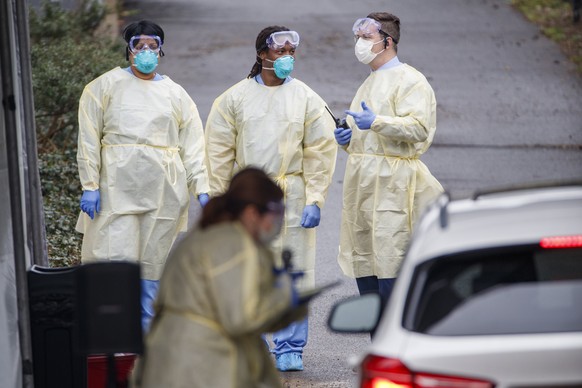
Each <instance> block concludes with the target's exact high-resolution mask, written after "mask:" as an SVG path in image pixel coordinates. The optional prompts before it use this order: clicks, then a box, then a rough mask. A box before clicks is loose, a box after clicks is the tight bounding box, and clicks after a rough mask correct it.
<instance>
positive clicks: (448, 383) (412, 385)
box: [360, 355, 494, 388]
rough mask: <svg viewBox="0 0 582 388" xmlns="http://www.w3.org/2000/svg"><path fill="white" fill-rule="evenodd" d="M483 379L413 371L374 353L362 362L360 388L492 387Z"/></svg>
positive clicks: (397, 361) (394, 360)
mask: <svg viewBox="0 0 582 388" xmlns="http://www.w3.org/2000/svg"><path fill="white" fill-rule="evenodd" d="M493 386H494V385H493V384H492V383H491V382H489V381H485V380H478V379H471V378H467V377H457V376H447V375H437V374H432V373H423V372H413V371H411V370H409V369H408V368H407V367H406V365H404V364H403V363H402V362H400V361H399V360H397V359H394V358H386V357H380V356H375V355H370V356H368V357H366V358H365V359H364V361H363V363H362V381H361V385H360V387H361V388H437V387H438V388H443V387H449V388H492V387H493Z"/></svg>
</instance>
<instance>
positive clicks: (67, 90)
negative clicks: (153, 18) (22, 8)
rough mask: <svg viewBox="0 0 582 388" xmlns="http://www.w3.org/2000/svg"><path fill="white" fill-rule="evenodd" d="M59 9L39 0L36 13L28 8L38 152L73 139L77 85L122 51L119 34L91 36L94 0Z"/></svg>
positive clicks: (98, 14)
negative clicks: (116, 36) (72, 8)
mask: <svg viewBox="0 0 582 388" xmlns="http://www.w3.org/2000/svg"><path fill="white" fill-rule="evenodd" d="M91 4H92V5H91V6H88V5H82V6H81V7H80V10H78V11H65V10H63V9H61V8H60V6H59V5H58V4H57V3H50V2H47V1H45V2H44V3H43V8H42V12H41V15H40V16H39V15H38V14H37V13H36V12H35V11H31V16H30V38H31V63H32V81H33V90H34V105H35V111H36V112H35V115H36V132H37V141H38V148H39V152H41V153H43V152H55V151H57V152H59V151H62V150H65V149H68V148H70V147H71V146H74V145H75V142H76V138H77V109H78V106H79V97H80V96H81V93H82V92H83V88H84V87H85V85H86V84H87V83H89V82H90V81H91V80H93V79H94V78H96V77H98V76H99V75H101V74H103V73H104V72H106V71H107V70H110V69H112V68H114V67H116V66H119V65H122V64H123V62H124V60H125V57H124V51H123V46H122V45H121V42H120V41H119V40H117V41H116V40H112V39H111V38H109V37H103V36H95V29H96V27H97V24H98V23H96V22H98V21H99V20H101V19H103V17H104V15H105V13H104V12H103V10H102V8H99V7H98V6H97V5H96V3H91Z"/></svg>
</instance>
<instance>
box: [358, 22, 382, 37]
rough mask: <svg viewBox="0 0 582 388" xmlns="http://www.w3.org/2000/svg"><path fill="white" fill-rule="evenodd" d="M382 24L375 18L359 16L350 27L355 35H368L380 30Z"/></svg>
mask: <svg viewBox="0 0 582 388" xmlns="http://www.w3.org/2000/svg"><path fill="white" fill-rule="evenodd" d="M381 29H382V26H381V25H380V23H379V22H378V21H377V20H374V19H371V18H360V19H358V20H356V22H355V23H354V26H353V27H352V31H353V32H354V35H355V36H364V37H368V36H370V35H374V34H375V33H377V32H380V30H381Z"/></svg>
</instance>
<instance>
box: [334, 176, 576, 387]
mask: <svg viewBox="0 0 582 388" xmlns="http://www.w3.org/2000/svg"><path fill="white" fill-rule="evenodd" d="M447 198H448V197H447V196H446V195H443V196H442V197H441V198H439V200H438V201H437V202H436V203H435V204H433V205H432V206H431V207H430V208H429V209H427V211H426V212H425V214H424V215H423V217H422V219H421V220H420V221H419V223H418V226H417V229H416V232H415V234H414V236H413V239H412V241H411V244H410V247H409V250H408V253H407V256H406V258H405V260H404V262H403V265H402V268H401V271H400V274H399V276H398V279H397V281H396V284H395V286H394V291H393V293H392V296H391V297H390V300H389V301H388V303H387V305H386V306H385V309H384V311H380V310H381V307H382V306H381V305H380V300H379V297H378V296H377V295H376V294H370V295H364V296H362V297H357V298H353V299H350V300H347V301H343V302H340V303H339V304H338V305H336V306H335V307H334V309H333V311H332V313H331V314H330V317H329V318H330V319H329V326H330V328H331V329H332V330H334V331H337V332H362V331H372V330H374V329H375V331H374V337H373V340H372V344H371V346H370V347H369V348H368V349H367V350H366V352H365V354H363V355H361V358H360V359H359V360H360V362H359V365H360V375H361V379H360V381H361V383H360V384H361V385H360V387H362V388H364V387H365V388H384V387H471V388H481V387H483V388H485V387H519V388H530V387H561V388H570V387H582V182H578V183H576V184H563V185H560V186H556V185H553V186H550V187H530V188H522V189H517V190H515V189H512V190H497V191H491V192H483V193H480V194H477V195H475V196H474V197H473V198H471V199H463V200H455V201H449V200H448V199H447ZM378 320H379V323H378ZM376 324H378V325H377V327H376Z"/></svg>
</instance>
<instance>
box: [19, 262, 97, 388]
mask: <svg viewBox="0 0 582 388" xmlns="http://www.w3.org/2000/svg"><path fill="white" fill-rule="evenodd" d="M77 269H78V267H68V268H46V267H40V266H36V265H35V266H33V267H32V268H31V269H30V270H29V271H28V293H29V308H30V323H31V335H32V356H33V365H34V386H35V388H84V387H86V386H87V362H86V356H84V355H82V354H81V353H80V352H78V351H77V349H79V344H78V342H77V340H76V335H75V329H74V322H75V308H76V307H75V306H76V300H75V298H76V292H77V291H76V290H77V284H76V271H77Z"/></svg>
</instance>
